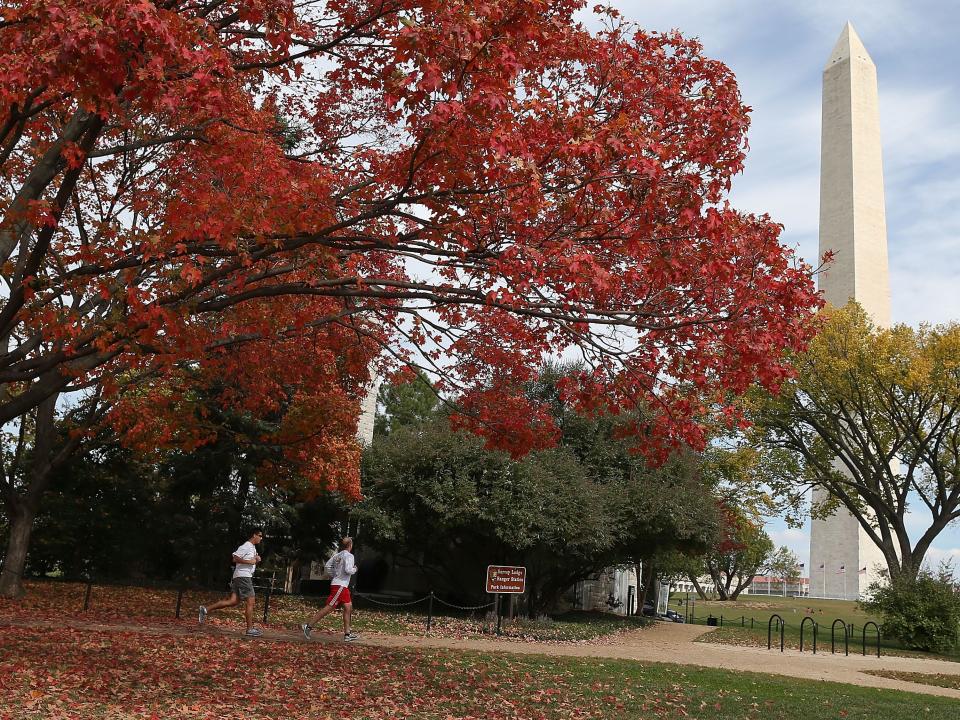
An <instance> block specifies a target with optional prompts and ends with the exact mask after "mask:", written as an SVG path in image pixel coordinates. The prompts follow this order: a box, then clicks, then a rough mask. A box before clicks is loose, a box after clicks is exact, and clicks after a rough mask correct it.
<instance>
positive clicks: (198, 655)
mask: <svg viewBox="0 0 960 720" xmlns="http://www.w3.org/2000/svg"><path fill="white" fill-rule="evenodd" d="M238 678H239V679H238ZM0 684H2V686H3V688H4V705H3V711H0V716H4V717H5V716H6V715H4V712H6V713H9V716H10V717H15V718H18V719H19V718H24V719H26V718H31V719H32V718H37V720H39V719H40V718H49V717H53V716H58V717H71V718H78V719H80V720H86V719H88V718H90V719H93V718H102V717H111V718H124V720H130V719H134V718H136V719H138V720H139V719H141V718H142V719H143V720H146V719H147V718H151V717H178V718H180V717H182V718H187V717H191V718H193V717H198V718H214V717H227V716H229V717H230V718H234V720H253V719H254V718H258V719H259V718H264V717H284V718H296V719H298V720H299V719H302V720H306V718H326V717H336V718H338V720H348V719H349V720H361V719H362V720H386V719H387V718H390V719H391V720H393V718H401V717H409V718H418V720H435V719H436V720H440V719H442V718H460V719H465V718H476V719H479V718H484V719H485V720H495V719H497V718H510V719H512V720H521V719H522V720H527V719H534V718H539V719H544V720H547V719H550V720H552V719H558V720H559V719H562V718H595V719H603V720H614V719H616V720H620V719H621V718H642V719H643V720H648V719H650V718H681V717H684V718H700V719H702V720H734V719H735V718H736V719H737V720H742V719H743V718H757V719H762V720H801V719H802V720H807V719H808V718H815V719H817V720H820V719H822V718H848V719H857V720H867V719H868V718H869V719H870V720H902V718H909V717H915V716H922V717H924V718H931V719H934V720H948V719H949V720H953V718H955V717H956V714H957V707H958V703H957V701H956V700H953V699H950V698H940V697H932V696H925V695H919V694H914V693H907V692H900V691H892V690H880V689H874V688H861V687H856V686H852V685H842V684H836V683H825V682H815V681H804V680H797V679H794V678H786V677H777V676H767V675H760V674H752V673H743V672H730V671H725V670H714V669H702V668H696V667H689V666H679V665H669V664H641V663H636V662H630V661H625V660H606V659H596V658H558V657H546V656H515V655H509V654H489V653H476V652H455V651H447V650H420V651H417V650H387V649H383V648H377V647H372V646H363V645H348V644H342V643H333V644H320V643H302V642H265V641H249V640H244V639H242V638H240V637H224V636H219V635H209V634H204V633H199V634H195V635H189V636H183V637H172V636H162V635H152V634H136V633H129V632H95V631H78V630H71V629H69V628H53V629H32V628H18V627H0Z"/></svg>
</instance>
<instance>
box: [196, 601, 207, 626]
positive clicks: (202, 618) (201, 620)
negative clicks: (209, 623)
mask: <svg viewBox="0 0 960 720" xmlns="http://www.w3.org/2000/svg"><path fill="white" fill-rule="evenodd" d="M206 620H207V609H206V608H205V607H204V606H203V605H201V606H200V615H199V616H198V617H197V624H198V625H203V623H205V622H206Z"/></svg>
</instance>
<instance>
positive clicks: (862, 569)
mask: <svg viewBox="0 0 960 720" xmlns="http://www.w3.org/2000/svg"><path fill="white" fill-rule="evenodd" d="M866 574H867V566H866V565H864V566H863V567H862V568H860V569H859V570H858V571H857V575H866Z"/></svg>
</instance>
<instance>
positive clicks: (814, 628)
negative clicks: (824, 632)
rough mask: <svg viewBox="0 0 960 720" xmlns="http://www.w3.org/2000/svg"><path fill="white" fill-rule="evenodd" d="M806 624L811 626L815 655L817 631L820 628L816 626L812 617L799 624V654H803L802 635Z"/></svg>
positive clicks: (815, 652)
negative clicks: (808, 623)
mask: <svg viewBox="0 0 960 720" xmlns="http://www.w3.org/2000/svg"><path fill="white" fill-rule="evenodd" d="M807 622H810V623H812V624H813V654H814V655H816V654H817V631H818V630H819V629H820V626H819V625H817V621H816V620H814V619H813V618H812V617H805V618H804V619H803V622H801V623H800V652H803V633H804V630H805V629H806V624H807Z"/></svg>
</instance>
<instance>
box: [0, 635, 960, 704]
mask: <svg viewBox="0 0 960 720" xmlns="http://www.w3.org/2000/svg"><path fill="white" fill-rule="evenodd" d="M0 626H19V627H64V626H66V627H71V628H78V629H86V630H94V631H104V632H138V633H143V634H147V635H175V636H187V635H195V634H198V633H209V634H219V635H224V636H233V637H237V636H240V637H242V635H241V634H240V633H239V632H237V631H233V630H225V629H221V628H218V627H216V626H209V627H204V628H199V627H197V626H192V625H186V624H171V625H133V624H130V625H121V624H101V623H90V622H78V621H69V620H68V621H66V622H56V623H55V622H48V621H31V620H10V619H6V618H0ZM709 631H710V629H708V628H704V627H702V626H695V625H682V624H674V623H657V624H656V625H654V626H653V627H651V628H648V629H644V630H634V631H632V632H629V633H626V634H624V635H622V636H620V637H618V638H617V639H616V640H614V641H607V642H604V643H598V644H593V645H591V644H584V643H555V644H553V643H552V644H547V643H542V644H541V643H522V642H511V641H508V640H493V639H481V638H476V639H473V638H471V639H456V638H439V637H423V636H399V635H380V634H367V635H364V637H363V638H362V639H361V641H360V643H361V644H363V645H371V646H376V647H385V648H398V649H400V648H441V649H450V650H476V651H480V652H506V653H516V654H521V655H557V656H567V657H595V658H616V659H624V660H640V661H644V662H665V663H678V664H681V665H694V666H701V667H710V668H721V669H725V670H740V671H748V672H756V673H767V674H773V675H785V676H788V677H796V678H803V679H806V680H824V681H831V682H841V683H849V684H851V685H859V686H862V687H876V688H887V689H893V690H906V691H909V692H914V693H921V694H927V695H939V696H942V697H952V698H957V699H958V700H960V690H953V689H951V688H942V687H937V686H934V685H923V684H920V683H911V682H906V681H903V680H894V679H891V678H884V677H877V676H875V675H868V674H866V673H865V672H863V671H864V670H896V671H901V672H919V673H938V674H944V675H957V674H960V666H958V665H957V664H956V663H950V662H946V661H942V660H926V659H921V658H906V657H898V656H884V657H881V658H877V657H876V656H873V655H868V656H867V657H863V656H862V655H853V654H851V655H850V656H849V657H847V656H844V655H841V654H837V655H831V654H830V653H826V654H823V653H820V654H817V655H813V654H812V653H810V652H805V653H803V654H801V653H800V652H798V651H796V650H786V651H785V652H783V653H780V652H777V651H775V650H767V649H766V648H756V647H741V646H737V645H720V644H713V643H708V642H707V643H704V642H696V640H697V639H698V638H699V637H701V636H702V635H704V633H705V632H709ZM315 638H316V639H315V640H314V642H321V643H328V642H337V641H338V638H339V636H338V635H337V634H333V633H328V634H322V633H317V635H316V636H315ZM261 640H267V641H274V642H307V641H306V640H304V639H303V638H302V637H301V636H300V635H299V634H294V633H292V632H282V631H276V630H264V635H263V638H262V639H261ZM256 641H257V640H253V639H251V642H256Z"/></svg>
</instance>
